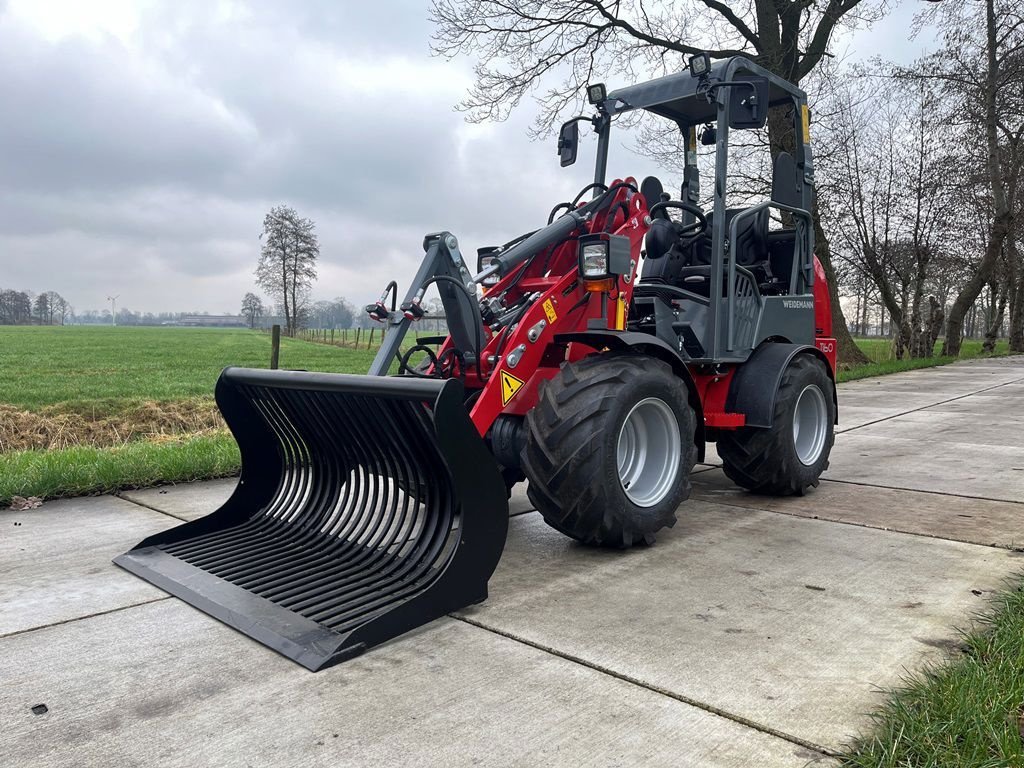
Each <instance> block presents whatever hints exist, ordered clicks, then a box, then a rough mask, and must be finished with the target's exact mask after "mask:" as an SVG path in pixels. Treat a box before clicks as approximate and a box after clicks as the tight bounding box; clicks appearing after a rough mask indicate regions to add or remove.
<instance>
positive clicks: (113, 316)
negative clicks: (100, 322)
mask: <svg viewBox="0 0 1024 768" xmlns="http://www.w3.org/2000/svg"><path fill="white" fill-rule="evenodd" d="M120 295H121V294H120V293H119V294H117V296H120ZM117 296H107V301H109V302H110V324H111V325H115V326H116V325H117Z"/></svg>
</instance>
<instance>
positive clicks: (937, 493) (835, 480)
mask: <svg viewBox="0 0 1024 768" xmlns="http://www.w3.org/2000/svg"><path fill="white" fill-rule="evenodd" d="M885 439H886V440H889V439H891V438H885ZM821 481H822V482H823V483H842V484H843V485H862V486H864V487H865V488H887V489H889V490H891V491H909V492H911V493H930V494H931V495H933V496H953V497H955V498H957V499H972V500H976V501H994V502H996V503H998V504H1024V501H1014V500H1013V499H996V498H993V497H991V496H972V495H971V494H969V493H953V492H952V491H927V490H922V489H921V488H904V487H903V486H901V485H879V484H878V483H865V482H864V481H863V480H840V479H839V478H831V477H830V478H825V477H823V478H821Z"/></svg>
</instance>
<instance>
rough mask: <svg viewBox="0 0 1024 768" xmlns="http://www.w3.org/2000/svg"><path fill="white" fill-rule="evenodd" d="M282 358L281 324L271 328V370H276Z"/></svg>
mask: <svg viewBox="0 0 1024 768" xmlns="http://www.w3.org/2000/svg"><path fill="white" fill-rule="evenodd" d="M280 359H281V326H280V325H274V326H272V327H271V328H270V370H272V371H276V370H277V365H278V363H279V362H280Z"/></svg>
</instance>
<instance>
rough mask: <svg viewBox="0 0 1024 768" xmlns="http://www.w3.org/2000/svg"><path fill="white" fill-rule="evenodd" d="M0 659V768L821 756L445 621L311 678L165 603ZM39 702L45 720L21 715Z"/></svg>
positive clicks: (788, 760) (32, 642) (36, 640)
mask: <svg viewBox="0 0 1024 768" xmlns="http://www.w3.org/2000/svg"><path fill="white" fill-rule="evenodd" d="M2 651H3V654H4V659H5V662H4V664H3V665H2V666H0V764H3V765H5V766H28V765H32V766H69V767H70V766H74V767H75V768H80V767H82V766H111V765H127V766H157V765H158V766H163V767H165V768H173V767H175V766H182V767H183V768H193V766H197V765H217V766H225V767H227V766H296V767H301V768H308V767H309V766H369V765H381V766H478V765H494V766H522V767H523V768H528V767H532V766H538V765H544V766H566V767H567V768H577V767H579V766H624V767H625V766H635V765H650V766H666V768H668V767H670V766H672V767H675V766H692V767H693V768H704V767H705V766H709V765H715V766H733V767H735V768H748V766H753V765H757V766H767V767H768V768H774V767H776V766H778V768H790V767H792V768H800V767H801V766H806V765H808V764H811V761H814V760H815V759H816V758H819V757H820V755H816V754H815V753H813V752H810V751H808V750H806V749H803V748H801V747H799V746H797V745H794V744H791V743H789V742H787V741H784V740H782V739H778V738H775V737H773V736H770V735H768V734H765V733H762V732H759V731H756V730H753V729H749V728H746V727H744V726H742V725H740V724H738V723H735V722H732V721H730V720H728V719H725V718H722V717H719V716H717V715H714V714H712V713H710V712H707V711H704V710H702V709H699V708H697V707H693V706H689V705H687V704H685V703H682V702H679V701H676V700H674V699H672V698H671V697H668V696H664V695H661V694H659V693H656V692H653V691H649V690H646V689H644V688H641V687H639V686H636V685H632V684H630V683H628V682H626V681H623V680H619V679H616V678H615V677H613V676H609V675H606V674H602V673H600V672H597V671H595V670H591V669H588V668H587V667H585V666H581V665H579V664H575V663H573V662H571V661H567V660H565V659H562V658H559V657H558V656H556V655H552V654H549V653H545V652H543V651H539V650H536V649H534V648H531V647H529V646H527V645H524V644H522V643H517V642H515V641H513V640H509V639H507V638H504V637H501V636H500V635H497V634H495V633H493V632H488V631H485V630H482V629H478V628H476V627H473V626H470V625H468V624H465V623H463V622H460V621H455V620H453V619H443V620H441V621H438V622H435V623H433V624H431V625H430V626H428V627H425V628H423V629H420V630H418V631H416V632H413V633H411V634H409V635H406V636H405V637H404V638H402V639H401V640H400V641H398V642H392V643H389V644H387V645H386V646H383V647H380V648H378V649H376V650H374V652H373V653H370V654H367V655H365V656H362V657H360V658H358V659H355V660H353V661H350V662H348V663H346V664H345V665H343V666H340V667H334V668H331V669H329V670H326V671H324V672H321V673H318V674H315V675H314V674H312V673H309V672H307V671H305V670H303V669H301V668H299V667H298V666H296V665H294V664H292V663H291V662H289V661H287V660H286V659H284V658H282V657H280V656H277V655H276V654H275V653H273V652H271V651H269V650H267V649H266V648H264V647H262V646H260V645H257V644H256V643H252V642H249V641H247V640H246V639H245V638H243V637H242V636H241V635H238V634H237V633H235V632H234V631H233V630H231V629H228V628H227V627H225V626H223V625H221V624H219V623H217V622H216V621H214V620H212V619H210V618H209V617H207V616H205V615H204V614H201V613H199V612H198V611H195V610H193V609H192V608H190V607H188V606H186V605H184V604H183V603H181V602H179V601H176V600H168V601H162V602H160V603H155V604H152V605H148V606H143V607H140V608H138V609H135V610H133V611H131V612H121V613H118V614H111V615H107V616H100V617H97V618H94V619H90V620H88V621H81V622H75V623H73V624H67V625H64V626H61V627H55V628H51V629H47V630H40V631H38V632H34V633H31V634H26V635H18V636H15V637H11V638H7V639H6V640H5V641H4V644H3V646H2ZM72 659H73V660H74V661H73V664H74V667H73V668H69V661H70V660H72ZM39 703H45V704H46V706H47V707H48V710H49V711H48V712H47V713H46V714H45V715H34V714H32V712H31V707H32V706H34V705H36V704H39Z"/></svg>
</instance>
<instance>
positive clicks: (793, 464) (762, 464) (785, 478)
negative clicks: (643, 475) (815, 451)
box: [716, 354, 835, 496]
mask: <svg viewBox="0 0 1024 768" xmlns="http://www.w3.org/2000/svg"><path fill="white" fill-rule="evenodd" d="M808 383H816V384H818V385H819V387H821V388H822V394H823V395H824V396H825V403H826V413H827V414H828V418H829V422H830V427H831V426H832V425H834V424H835V404H834V401H833V399H832V388H833V387H834V386H835V384H834V383H833V382H832V378H831V377H830V376H829V375H828V372H827V371H826V370H825V366H824V364H823V363H822V362H821V361H820V360H819V359H818V358H816V357H814V356H812V355H808V354H802V355H797V356H796V357H795V358H794V359H793V360H792V361H791V362H790V364H789V366H788V367H787V368H786V370H785V372H784V373H783V375H782V381H781V383H780V384H779V391H778V392H777V393H776V396H775V409H774V412H773V413H772V426H771V427H770V428H769V429H763V428H757V427H744V428H741V429H738V430H735V431H731V432H723V433H722V435H721V436H720V437H719V438H718V443H717V446H716V447H717V449H718V456H719V457H720V458H721V459H722V469H723V470H724V471H725V474H726V476H727V477H728V478H729V479H730V480H732V481H733V482H734V483H736V484H737V485H739V486H740V487H742V488H746V489H747V490H748V491H752V492H754V493H760V494H764V495H766V496H803V495H804V493H806V492H807V489H808V488H817V487H818V483H819V482H820V478H821V473H822V472H824V471H825V470H826V469H828V464H829V454H830V453H831V450H832V445H833V444H834V443H835V430H834V428H830V429H829V431H828V436H827V438H826V440H825V445H824V447H823V448H822V452H821V456H820V457H819V458H818V461H816V462H815V463H814V464H813V465H812V466H810V467H808V466H805V465H804V464H802V463H801V462H800V460H799V459H798V458H797V456H796V450H795V448H794V447H793V431H792V409H793V408H794V407H795V399H796V398H797V396H798V395H799V393H800V392H801V391H803V387H804V386H806V385H807V384H808Z"/></svg>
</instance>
